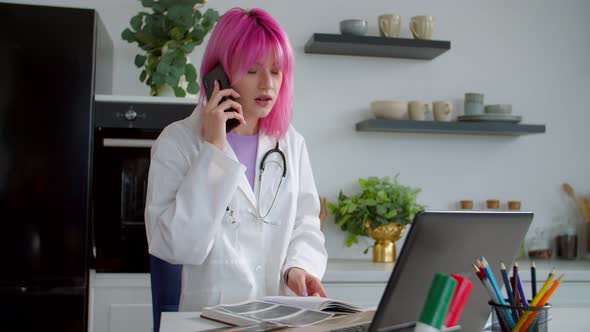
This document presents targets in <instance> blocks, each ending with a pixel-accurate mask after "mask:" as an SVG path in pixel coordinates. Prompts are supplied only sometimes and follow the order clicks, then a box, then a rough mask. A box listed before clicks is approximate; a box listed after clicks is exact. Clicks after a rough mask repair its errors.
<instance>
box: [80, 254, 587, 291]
mask: <svg viewBox="0 0 590 332" xmlns="http://www.w3.org/2000/svg"><path fill="white" fill-rule="evenodd" d="M518 263H519V265H520V268H521V270H522V271H526V272H528V271H529V268H530V265H531V262H530V260H521V261H519V262H518ZM535 264H536V265H537V280H542V279H544V278H545V277H544V276H547V275H548V274H549V272H550V271H551V269H552V268H553V267H555V268H556V270H557V272H558V273H565V274H566V275H565V278H564V280H567V281H585V282H588V281H590V260H583V259H578V260H573V261H569V260H558V259H551V260H536V261H535ZM394 265H395V264H394V263H373V262H372V261H371V259H370V258H367V259H330V260H328V266H327V267H326V273H325V275H324V278H323V279H322V281H323V282H327V283H332V282H333V283H346V282H354V283H358V282H361V283H364V282H366V283H385V282H387V280H388V279H389V275H390V274H391V271H392V270H393V266H394ZM91 274H92V275H93V278H92V279H93V281H94V286H95V287H96V286H99V287H100V286H103V287H112V286H119V287H121V286H124V287H145V286H147V287H149V286H150V278H149V273H95V272H94V271H91ZM94 274H95V275H94ZM521 278H522V280H523V281H530V280H531V276H530V273H522V275H521Z"/></svg>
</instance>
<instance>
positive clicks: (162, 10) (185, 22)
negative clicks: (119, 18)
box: [121, 0, 219, 97]
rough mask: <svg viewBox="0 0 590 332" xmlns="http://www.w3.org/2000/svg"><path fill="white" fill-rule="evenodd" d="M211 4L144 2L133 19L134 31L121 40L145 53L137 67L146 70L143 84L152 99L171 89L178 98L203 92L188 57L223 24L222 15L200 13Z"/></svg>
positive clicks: (127, 31)
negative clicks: (207, 36) (210, 33)
mask: <svg viewBox="0 0 590 332" xmlns="http://www.w3.org/2000/svg"><path fill="white" fill-rule="evenodd" d="M206 2H207V0H141V4H142V6H143V7H144V8H148V9H150V12H147V11H141V12H139V13H138V14H137V15H135V16H133V17H132V18H131V21H130V27H128V28H126V29H125V30H123V32H122V34H121V37H122V38H123V39H124V40H126V41H127V42H129V43H137V45H138V46H139V47H140V48H141V50H142V52H141V53H139V54H137V55H136V56H135V65H136V66H137V67H138V68H143V69H142V71H141V73H140V75H139V80H140V81H141V82H144V83H145V84H146V85H148V86H149V87H150V95H152V96H158V95H161V94H162V90H163V89H164V88H166V87H167V86H168V87H169V88H171V89H172V90H173V91H174V95H175V96H176V97H185V96H186V94H187V93H189V94H192V95H196V94H197V93H198V92H199V84H198V83H197V71H196V69H195V67H194V66H193V65H192V64H191V63H190V62H189V61H188V60H189V59H188V55H189V54H190V53H191V52H192V51H193V50H194V48H195V47H196V46H198V45H200V44H201V43H202V42H203V39H204V38H205V36H206V35H207V34H208V33H209V31H211V29H213V26H214V25H215V23H216V22H217V21H218V20H219V13H218V12H217V11H216V10H214V9H207V11H205V13H204V14H202V13H201V11H200V9H201V8H202V7H203V6H204V5H205V4H206Z"/></svg>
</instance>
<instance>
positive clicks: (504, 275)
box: [500, 261, 515, 305]
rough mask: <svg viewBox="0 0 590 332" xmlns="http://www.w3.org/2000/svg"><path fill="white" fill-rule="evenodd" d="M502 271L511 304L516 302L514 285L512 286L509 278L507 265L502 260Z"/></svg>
mask: <svg viewBox="0 0 590 332" xmlns="http://www.w3.org/2000/svg"><path fill="white" fill-rule="evenodd" d="M500 272H502V279H503V280H504V288H506V294H508V301H510V305H515V304H514V295H513V294H512V287H510V280H508V273H507V272H506V265H504V262H502V261H500Z"/></svg>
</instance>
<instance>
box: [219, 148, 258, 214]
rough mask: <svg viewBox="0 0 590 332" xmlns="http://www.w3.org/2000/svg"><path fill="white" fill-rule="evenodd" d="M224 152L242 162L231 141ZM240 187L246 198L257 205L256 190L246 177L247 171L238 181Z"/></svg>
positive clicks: (253, 205) (253, 204) (254, 205)
mask: <svg viewBox="0 0 590 332" xmlns="http://www.w3.org/2000/svg"><path fill="white" fill-rule="evenodd" d="M259 140H260V138H259ZM224 152H225V154H226V155H228V156H229V157H230V158H232V159H234V160H236V161H237V162H240V161H239V160H238V157H237V156H236V153H235V152H234V150H233V149H232V148H231V146H230V144H229V143H228V144H226V145H225V149H224ZM254 183H256V181H254ZM238 188H239V189H240V190H241V191H242V193H244V196H246V198H247V199H248V202H250V204H251V205H252V207H256V195H254V192H253V191H252V187H250V182H248V178H247V177H246V173H242V174H241V176H240V182H239V183H238Z"/></svg>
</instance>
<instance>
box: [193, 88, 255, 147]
mask: <svg viewBox="0 0 590 332" xmlns="http://www.w3.org/2000/svg"><path fill="white" fill-rule="evenodd" d="M230 96H231V97H234V98H239V97H240V95H239V94H238V93H237V92H236V91H235V90H233V89H224V90H219V82H217V81H215V83H214V84H213V93H212V94H211V98H210V99H209V101H208V102H207V105H205V108H204V109H203V111H202V114H201V121H202V123H203V128H204V135H205V141H207V142H209V143H211V144H213V145H215V146H216V147H217V148H218V149H220V150H222V151H223V149H224V148H225V145H226V144H227V139H226V132H225V122H226V121H227V120H229V119H238V120H239V121H240V123H241V124H245V123H246V120H244V113H243V112H242V105H240V104H239V103H238V102H236V101H235V100H231V99H230V98H228V99H226V100H225V101H224V102H222V103H221V104H220V103H219V102H220V101H221V99H222V98H223V97H230ZM228 108H233V109H235V110H236V111H237V112H225V110H226V109H228Z"/></svg>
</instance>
